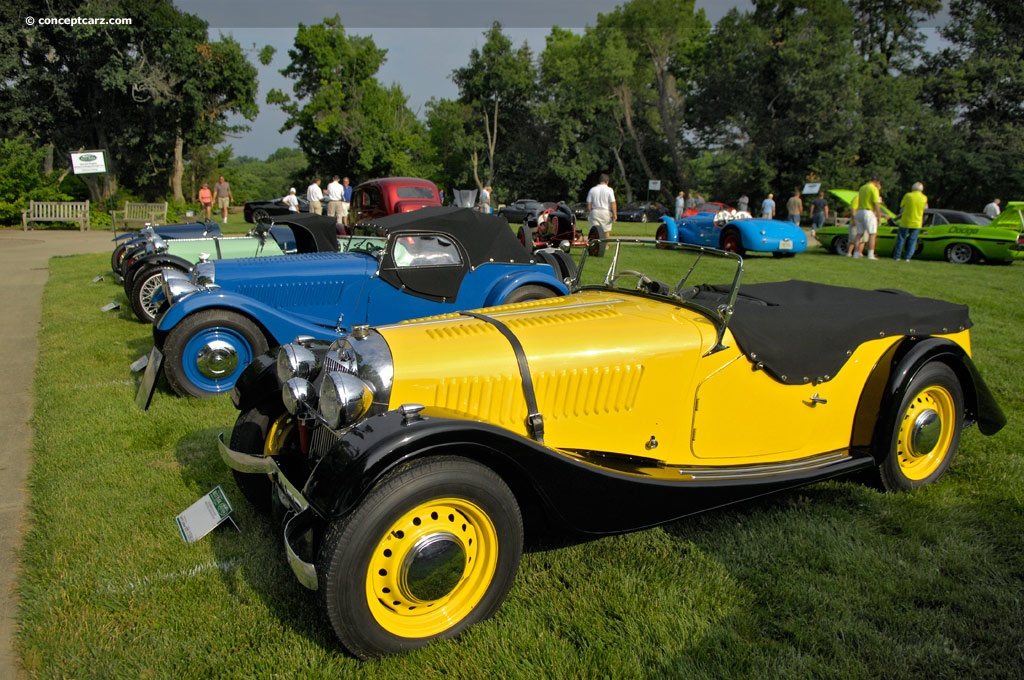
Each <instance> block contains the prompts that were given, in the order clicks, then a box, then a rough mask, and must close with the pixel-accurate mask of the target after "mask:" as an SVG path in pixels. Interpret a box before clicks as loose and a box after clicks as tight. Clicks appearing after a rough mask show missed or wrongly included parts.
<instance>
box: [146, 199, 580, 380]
mask: <svg viewBox="0 0 1024 680" xmlns="http://www.w3.org/2000/svg"><path fill="white" fill-rule="evenodd" d="M352 231H353V232H355V233H353V234H352V235H351V236H349V237H343V239H342V240H343V241H348V242H347V243H344V244H343V249H344V250H345V252H341V253H311V254H297V255H287V256H277V257H262V258H245V259H239V260H218V261H216V262H201V263H199V264H197V265H196V266H195V268H194V269H193V271H192V273H191V274H190V275H185V274H183V273H181V272H173V271H169V272H166V273H165V275H164V276H165V278H164V282H163V294H164V297H166V299H167V300H168V301H169V302H170V306H169V307H167V309H166V310H165V311H164V312H163V313H162V315H160V316H159V317H158V318H157V320H156V323H155V324H154V326H153V338H154V341H155V350H156V351H155V352H154V358H159V359H160V360H158V361H155V362H153V363H154V365H160V364H161V361H162V366H163V371H164V375H165V376H166V377H167V381H168V383H169V384H170V386H171V388H172V389H173V390H174V391H175V392H177V393H178V394H180V395H192V396H197V397H202V396H209V395H213V394H217V393H220V392H225V391H227V390H230V389H231V388H232V387H233V386H234V384H235V381H236V380H237V379H238V376H239V375H240V374H241V372H242V371H243V370H244V369H245V367H246V365H247V364H248V363H249V362H250V361H251V360H252V358H253V357H254V356H256V355H259V354H261V353H263V352H265V351H266V350H267V349H268V348H269V347H271V346H275V345H279V344H283V343H287V342H291V341H292V340H294V339H295V338H296V337H298V336H310V337H313V338H320V339H326V340H333V339H335V338H338V337H340V336H342V335H345V334H347V333H349V332H351V331H353V329H354V328H358V327H360V326H362V325H366V324H369V325H381V324H389V323H395V322H398V321H403V320H406V319H413V318H419V317H425V316H432V315H435V314H445V313H449V312H459V311H463V310H469V309H476V308H480V307H490V306H494V305H501V304H510V303H513V302H523V301H526V300H536V299H541V298H548V297H554V296H557V295H564V294H566V293H568V292H569V290H568V287H567V286H566V284H565V281H566V279H567V278H570V279H571V277H572V276H574V275H575V266H574V263H573V262H572V260H570V259H569V256H568V255H566V254H565V253H563V252H562V251H559V250H553V249H548V250H541V251H537V252H534V253H530V252H528V251H527V250H526V248H524V247H523V245H522V244H521V243H519V241H518V240H517V239H516V237H515V235H514V234H513V233H512V230H511V229H510V228H509V225H508V222H506V221H505V219H504V218H501V217H498V216H495V215H488V214H485V213H481V212H478V211H474V210H470V209H468V208H453V207H430V208H422V209H420V210H417V211H414V212H410V213H400V214H397V215H389V216H387V217H381V218H379V219H377V220H375V221H372V222H369V223H364V224H361V225H357V226H356V227H354V228H353V230H352ZM157 352H159V354H157Z"/></svg>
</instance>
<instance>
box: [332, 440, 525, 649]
mask: <svg viewBox="0 0 1024 680" xmlns="http://www.w3.org/2000/svg"><path fill="white" fill-rule="evenodd" d="M522 545H523V526H522V518H521V516H520V513H519V506H518V504H517V503H516V500H515V496H514V495H513V494H512V492H511V491H510V490H509V488H508V486H506V484H505V483H504V482H503V481H502V479H501V478H500V477H499V476H498V475H497V474H496V473H494V472H493V471H492V470H490V469H489V468H487V467H485V466H483V465H480V464H479V463H475V462H473V461H470V460H467V459H462V458H455V457H444V458H434V459H428V460H424V461H421V462H416V463H413V464H412V465H410V466H408V467H405V468H403V469H402V470H400V471H399V472H397V473H395V474H393V475H392V476H391V477H390V478H388V479H386V480H384V481H382V482H381V483H379V484H378V485H377V486H376V487H374V489H373V490H372V491H371V492H370V493H369V495H368V496H367V497H366V499H365V500H364V501H363V502H362V503H360V505H359V507H358V508H357V509H356V510H355V511H354V512H353V513H352V514H351V515H350V516H349V517H348V518H346V519H344V520H340V521H338V522H335V523H334V524H332V525H331V526H330V527H329V529H328V532H327V535H326V536H325V538H324V542H323V545H322V548H321V550H320V551H319V556H318V564H317V574H318V579H319V592H320V596H321V601H322V604H323V606H324V608H325V610H326V612H327V615H328V618H329V619H330V620H331V624H332V625H333V627H334V630H335V632H336V633H337V635H338V638H339V639H340V640H341V642H342V644H344V645H345V647H346V648H347V649H348V650H349V651H351V652H352V653H353V654H355V655H356V656H359V657H363V658H367V657H375V656H382V655H386V654H395V653H399V652H403V651H406V650H409V649H414V648H417V647H421V646H423V645H425V644H427V643H428V642H430V641H431V640H433V639H436V638H441V637H444V638H448V637H455V636H456V635H458V634H459V633H461V632H462V631H464V630H465V629H466V628H467V627H469V626H470V625H472V624H473V623H476V622H478V621H480V620H482V619H485V618H487V617H489V616H490V615H492V614H493V613H494V612H495V611H497V609H498V607H499V606H500V605H501V603H502V602H503V601H504V599H505V596H506V595H507V594H508V591H509V588H511V586H512V581H513V579H514V578H515V574H516V571H517V570H518V567H519V560H520V557H521V555H522Z"/></svg>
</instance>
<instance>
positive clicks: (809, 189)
mask: <svg viewBox="0 0 1024 680" xmlns="http://www.w3.org/2000/svg"><path fill="white" fill-rule="evenodd" d="M819 191H821V182H808V183H807V184H805V185H804V190H803V191H801V192H800V193H802V194H816V193H818V192H819Z"/></svg>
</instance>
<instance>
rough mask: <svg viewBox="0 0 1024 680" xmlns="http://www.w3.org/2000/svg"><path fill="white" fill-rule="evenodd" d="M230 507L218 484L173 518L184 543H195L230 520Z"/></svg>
mask: <svg viewBox="0 0 1024 680" xmlns="http://www.w3.org/2000/svg"><path fill="white" fill-rule="evenodd" d="M231 509H232V508H231V503H229V502H228V497H227V496H225V495H224V490H223V489H221V488H220V485H219V484H218V485H217V486H216V487H214V489H213V490H212V491H211V492H210V493H208V494H206V495H205V496H203V497H202V498H200V499H199V500H198V501H196V502H195V503H193V504H192V505H190V506H189V507H188V509H187V510H185V512H183V513H181V514H180V515H178V516H177V517H176V518H175V521H176V522H177V523H178V531H179V532H181V537H182V539H184V541H185V542H186V543H195V542H196V541H198V540H199V539H200V538H202V537H203V536H205V535H206V534H208V533H210V532H211V531H213V530H214V529H216V528H217V527H219V526H220V525H221V524H223V523H224V522H226V521H230V520H231ZM232 524H234V522H232ZM236 528H237V527H236Z"/></svg>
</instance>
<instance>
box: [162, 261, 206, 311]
mask: <svg viewBox="0 0 1024 680" xmlns="http://www.w3.org/2000/svg"><path fill="white" fill-rule="evenodd" d="M162 273H163V281H161V282H160V288H161V289H162V290H163V293H164V297H165V298H166V299H167V302H168V303H169V304H172V305H173V304H174V303H176V302H179V301H181V299H182V298H185V297H188V296H189V295H191V294H192V293H196V292H198V291H200V290H202V288H200V287H199V286H197V285H195V284H194V283H192V281H190V280H189V277H188V274H185V273H184V272H180V271H178V270H177V269H164V270H163V272H162Z"/></svg>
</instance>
